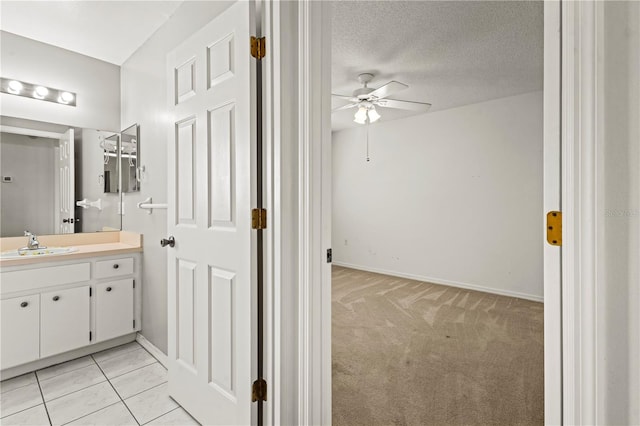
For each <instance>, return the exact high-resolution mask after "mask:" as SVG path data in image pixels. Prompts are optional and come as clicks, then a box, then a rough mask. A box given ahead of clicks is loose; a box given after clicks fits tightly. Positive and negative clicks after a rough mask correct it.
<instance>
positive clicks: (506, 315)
mask: <svg viewBox="0 0 640 426" xmlns="http://www.w3.org/2000/svg"><path fill="white" fill-rule="evenodd" d="M332 300H333V305H332V307H333V351H332V355H333V424H334V425H531V424H543V423H544V396H543V392H544V372H543V322H542V321H543V305H542V304H541V303H536V302H530V301H527V300H523V299H516V298H512V297H505V296H496V295H493V294H489V293H482V292H477V291H470V290H463V289H458V288H454V287H448V286H442V285H436V284H430V283H424V282H418V281H412V280H407V279H403V278H396V277H390V276H386V275H380V274H373V273H369V272H362V271H356V270H353V269H347V268H342V267H337V266H334V267H333V295H332Z"/></svg>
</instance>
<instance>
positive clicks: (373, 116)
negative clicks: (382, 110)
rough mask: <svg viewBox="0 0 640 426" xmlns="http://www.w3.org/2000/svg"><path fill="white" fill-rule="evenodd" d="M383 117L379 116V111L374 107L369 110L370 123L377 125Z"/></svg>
mask: <svg viewBox="0 0 640 426" xmlns="http://www.w3.org/2000/svg"><path fill="white" fill-rule="evenodd" d="M380 117H381V115H380V114H378V111H376V109H375V108H374V107H371V109H370V110H369V123H375V122H376V121H378V120H380Z"/></svg>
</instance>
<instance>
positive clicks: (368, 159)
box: [367, 123, 371, 162]
mask: <svg viewBox="0 0 640 426" xmlns="http://www.w3.org/2000/svg"><path fill="white" fill-rule="evenodd" d="M369 161H371V160H370V158H369V123H367V162H369Z"/></svg>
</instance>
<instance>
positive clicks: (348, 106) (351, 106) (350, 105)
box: [331, 104, 358, 112]
mask: <svg viewBox="0 0 640 426" xmlns="http://www.w3.org/2000/svg"><path fill="white" fill-rule="evenodd" d="M357 106H358V104H348V105H344V106H341V107H338V108H334V109H332V110H331V112H336V111H342V110H343V109H349V108H354V107H357Z"/></svg>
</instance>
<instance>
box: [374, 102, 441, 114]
mask: <svg viewBox="0 0 640 426" xmlns="http://www.w3.org/2000/svg"><path fill="white" fill-rule="evenodd" d="M374 103H375V104H376V105H379V106H381V107H383V108H397V109H406V110H410V111H417V112H427V111H428V110H429V108H431V104H428V103H425V102H410V101H397V100H395V99H379V100H377V101H375V102H374Z"/></svg>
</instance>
